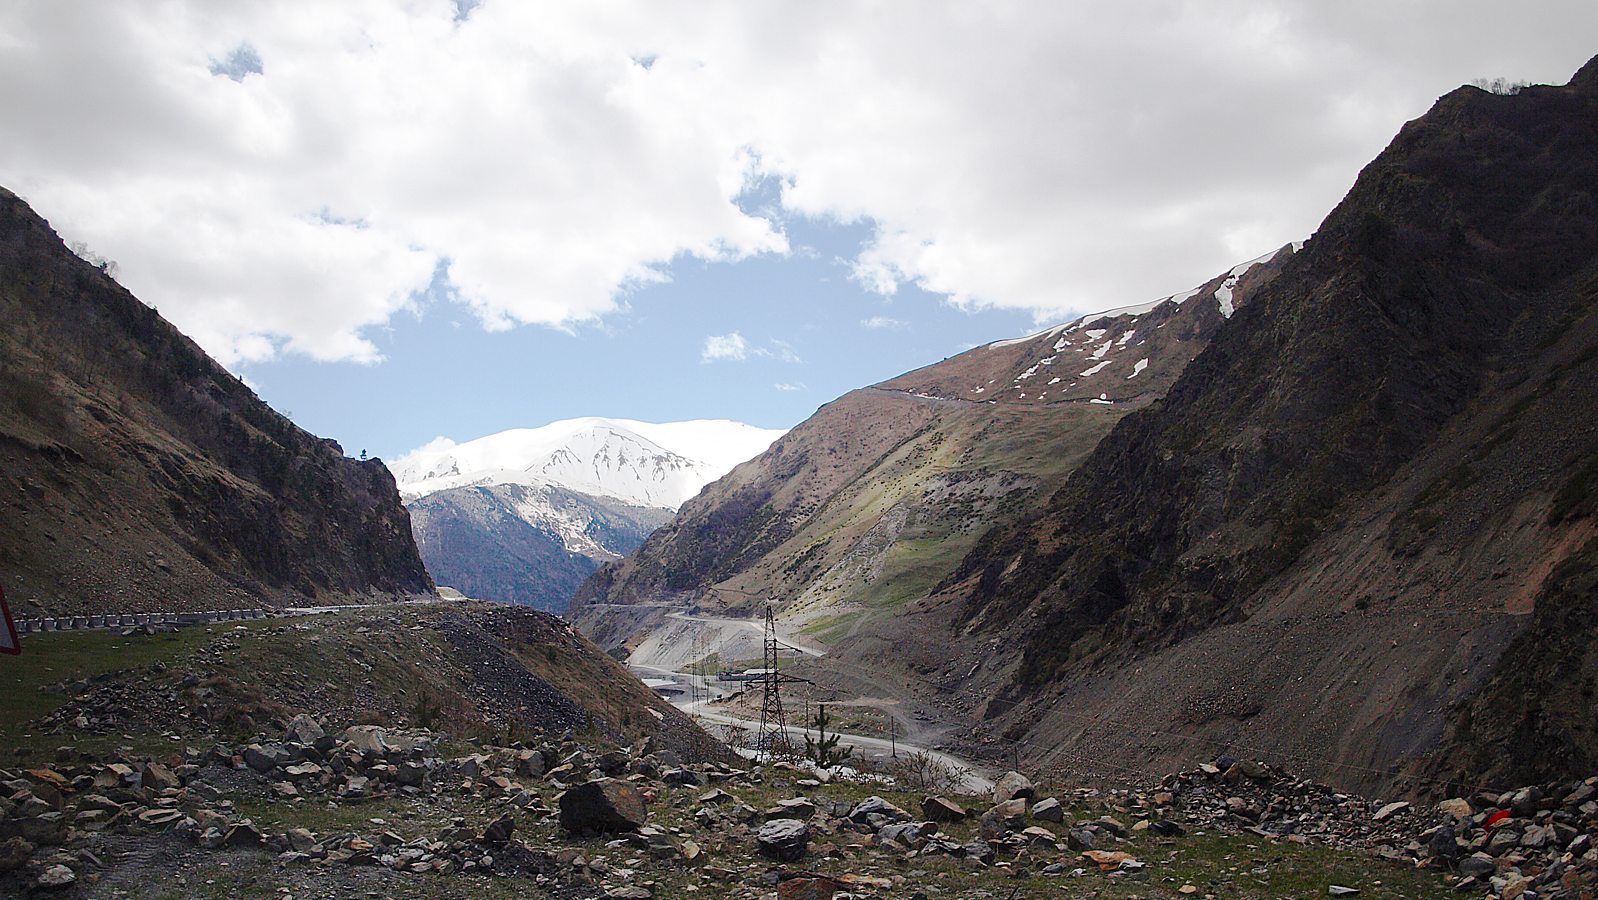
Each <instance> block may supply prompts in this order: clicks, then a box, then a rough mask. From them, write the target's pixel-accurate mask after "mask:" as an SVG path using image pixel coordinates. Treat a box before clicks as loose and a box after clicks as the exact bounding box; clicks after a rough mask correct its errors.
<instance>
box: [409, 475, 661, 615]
mask: <svg viewBox="0 0 1598 900" xmlns="http://www.w3.org/2000/svg"><path fill="white" fill-rule="evenodd" d="M407 506H408V507H409V509H410V514H411V530H412V533H413V534H415V536H416V546H417V548H418V549H419V550H420V551H421V554H422V558H423V559H424V560H426V561H427V568H428V572H430V573H431V574H432V576H433V578H434V579H436V580H437V581H438V583H439V584H445V585H449V586H450V587H453V588H455V589H457V590H459V591H461V592H463V593H465V594H467V595H468V596H471V597H478V598H481V599H485V600H502V601H505V602H509V603H519V604H524V605H528V606H536V607H538V608H540V609H543V610H548V611H551V612H565V610H566V607H567V605H568V604H569V603H570V601H571V598H572V595H573V594H575V593H576V592H577V588H578V586H580V585H581V584H582V583H583V582H584V581H585V580H587V578H588V576H590V575H592V574H593V573H594V572H595V570H597V569H598V568H599V566H600V565H601V564H602V563H605V562H609V561H612V560H617V559H621V558H622V557H623V556H625V555H627V554H628V553H631V552H632V551H633V550H635V549H636V548H637V547H638V546H639V545H640V544H642V543H643V542H644V539H645V538H647V537H648V536H649V533H650V532H652V531H654V530H655V529H656V528H658V527H660V526H661V525H662V524H664V523H665V522H667V521H668V520H670V519H671V517H672V515H673V513H674V511H673V510H671V509H666V508H659V507H649V506H632V505H629V504H627V503H625V502H623V501H620V500H615V499H611V498H607V497H595V496H592V495H589V494H580V493H577V492H576V491H568V490H565V489H563V488H559V487H555V486H553V485H524V484H495V485H479V486H475V487H457V488H447V489H445V490H442V491H435V492H434V493H431V494H427V495H425V496H423V497H420V498H418V499H415V500H412V501H410V503H409V504H407Z"/></svg>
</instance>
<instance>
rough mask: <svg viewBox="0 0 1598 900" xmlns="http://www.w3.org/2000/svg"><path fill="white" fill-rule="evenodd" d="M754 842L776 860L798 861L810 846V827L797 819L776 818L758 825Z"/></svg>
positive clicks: (764, 853)
mask: <svg viewBox="0 0 1598 900" xmlns="http://www.w3.org/2000/svg"><path fill="white" fill-rule="evenodd" d="M755 843H756V845H757V846H758V847H759V849H760V852H761V853H762V854H763V855H765V856H768V857H770V858H772V859H774V860H776V861H777V862H798V861H799V860H800V859H801V858H803V857H804V855H805V849H806V848H807V847H809V846H810V828H809V826H807V825H805V823H803V822H801V821H799V820H798V819H776V820H774V821H771V822H767V823H766V824H764V825H762V826H760V830H759V831H757V832H755Z"/></svg>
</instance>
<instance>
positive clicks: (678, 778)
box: [660, 767, 705, 787]
mask: <svg viewBox="0 0 1598 900" xmlns="http://www.w3.org/2000/svg"><path fill="white" fill-rule="evenodd" d="M660 780H661V781H664V782H666V783H667V784H674V785H678V786H680V787H700V786H701V785H703V784H704V783H705V779H704V778H702V777H701V776H700V774H699V773H698V772H695V771H694V770H693V769H685V768H680V767H679V768H675V769H667V770H666V771H665V772H663V773H661V776H660Z"/></svg>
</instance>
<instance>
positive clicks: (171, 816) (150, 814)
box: [139, 809, 184, 828]
mask: <svg viewBox="0 0 1598 900" xmlns="http://www.w3.org/2000/svg"><path fill="white" fill-rule="evenodd" d="M183 819H184V815H183V811H182V810H177V809H147V810H145V811H144V812H141V813H139V823H140V824H141V825H147V826H149V827H151V828H165V827H166V826H168V825H171V824H174V823H176V822H181V821H183Z"/></svg>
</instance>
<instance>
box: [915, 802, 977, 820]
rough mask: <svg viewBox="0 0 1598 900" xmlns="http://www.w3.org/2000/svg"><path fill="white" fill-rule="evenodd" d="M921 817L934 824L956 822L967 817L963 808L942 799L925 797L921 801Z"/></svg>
mask: <svg viewBox="0 0 1598 900" xmlns="http://www.w3.org/2000/svg"><path fill="white" fill-rule="evenodd" d="M921 815H923V816H925V817H927V818H928V819H930V820H932V821H934V822H958V821H960V820H961V819H964V818H965V817H966V815H967V813H966V811H965V807H963V806H961V805H960V804H958V803H955V802H954V801H953V800H945V799H944V798H942V797H926V798H924V799H923V800H922V801H921Z"/></svg>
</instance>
